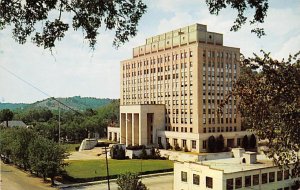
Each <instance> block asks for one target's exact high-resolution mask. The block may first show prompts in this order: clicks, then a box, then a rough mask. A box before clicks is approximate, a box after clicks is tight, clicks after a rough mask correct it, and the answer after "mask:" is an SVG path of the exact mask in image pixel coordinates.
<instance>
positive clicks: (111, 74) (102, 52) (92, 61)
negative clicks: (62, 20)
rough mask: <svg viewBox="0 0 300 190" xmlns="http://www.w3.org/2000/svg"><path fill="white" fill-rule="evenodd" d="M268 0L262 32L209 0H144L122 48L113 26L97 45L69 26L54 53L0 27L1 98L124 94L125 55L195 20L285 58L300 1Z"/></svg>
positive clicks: (296, 41) (293, 42)
mask: <svg viewBox="0 0 300 190" xmlns="http://www.w3.org/2000/svg"><path fill="white" fill-rule="evenodd" d="M269 1H270V2H269V10H268V13H267V17H266V19H265V23H263V24H261V25H258V26H259V27H260V26H261V27H264V28H265V32H266V34H267V35H266V36H264V37H262V38H258V37H257V36H256V35H255V34H253V33H251V32H250V31H251V26H250V25H249V24H246V25H245V26H243V28H242V29H241V30H240V31H238V32H230V27H231V26H232V24H233V22H234V19H235V17H236V14H237V12H236V11H235V10H233V9H231V8H227V9H224V10H222V11H221V12H220V14H219V16H215V15H211V14H210V13H209V12H208V8H207V6H206V4H205V1H204V0H202V1H201V0H188V1H187V0H145V1H144V2H145V3H146V4H147V6H148V9H147V13H146V14H145V15H143V17H142V18H141V20H140V22H139V25H138V34H137V36H135V37H134V38H131V39H130V41H129V42H127V43H126V44H124V45H122V46H121V47H120V48H118V49H116V48H115V47H113V46H112V42H113V38H114V33H113V32H110V31H105V30H101V31H100V35H99V37H98V39H97V40H98V44H97V46H96V49H95V51H92V50H91V49H90V48H89V46H88V43H87V42H86V41H84V40H83V34H82V32H80V31H77V32H75V31H73V29H72V28H70V29H69V31H68V32H67V34H66V37H65V38H64V39H63V40H62V41H60V42H59V43H57V44H56V47H55V49H54V50H53V53H52V54H51V52H50V51H49V50H44V49H43V48H41V47H36V46H35V45H34V44H32V43H31V42H30V40H28V42H27V43H26V44H24V45H20V44H18V43H17V42H15V41H14V40H13V38H12V32H11V30H10V29H9V28H6V29H4V30H2V31H0V102H2V103H33V102H35V101H38V100H42V99H46V98H48V96H51V97H70V96H82V97H97V98H119V96H120V87H119V86H120V61H122V60H125V59H130V58H132V49H133V48H134V47H137V46H139V45H143V44H145V41H146V38H148V37H151V36H155V35H158V34H161V33H164V32H168V31H171V30H174V29H177V28H180V27H184V26H187V25H191V24H195V23H199V24H205V25H207V28H208V31H213V32H218V33H222V34H223V40H224V43H223V44H224V45H225V46H232V47H239V48H240V51H241V53H242V54H244V55H245V56H246V57H249V56H252V55H253V53H257V54H260V50H261V49H263V50H265V51H266V52H271V56H272V57H273V58H276V59H282V58H284V57H285V58H286V57H287V56H288V55H289V54H294V53H296V52H298V51H299V50H300V1H299V0H286V1H280V0H269ZM251 13H253V11H247V14H248V15H249V16H251ZM24 81H26V82H27V83H26V82H24ZM28 83H29V84H31V86H30V85H28ZM32 86H34V87H35V88H34V87H32ZM37 89H39V90H37ZM41 91H42V92H41Z"/></svg>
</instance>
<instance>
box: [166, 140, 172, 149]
mask: <svg viewBox="0 0 300 190" xmlns="http://www.w3.org/2000/svg"><path fill="white" fill-rule="evenodd" d="M170 149H172V147H171V145H170V143H169V142H167V144H166V150H170Z"/></svg>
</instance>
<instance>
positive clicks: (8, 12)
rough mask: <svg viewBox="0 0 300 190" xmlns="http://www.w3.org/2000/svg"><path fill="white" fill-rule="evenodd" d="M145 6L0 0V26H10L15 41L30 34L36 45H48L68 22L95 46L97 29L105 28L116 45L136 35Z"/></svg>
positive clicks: (98, 0)
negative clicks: (112, 33) (110, 31)
mask: <svg viewBox="0 0 300 190" xmlns="http://www.w3.org/2000/svg"><path fill="white" fill-rule="evenodd" d="M146 8H147V7H146V5H145V4H144V3H143V2H142V1H141V0H126V1H123V0H114V1H107V0H93V1H82V0H45V1H42V0H34V1H32V0H26V1H23V0H15V1H11V0H2V1H1V3H0V30H2V29H4V28H5V27H7V26H12V34H13V38H14V39H15V40H16V41H17V42H18V43H20V44H24V43H25V42H26V41H27V40H28V38H29V37H31V41H32V42H33V43H35V44H36V45H37V46H42V47H44V48H45V49H47V48H49V49H51V48H53V47H55V43H56V42H57V41H59V40H61V39H62V38H64V36H65V34H66V32H67V31H68V30H69V28H70V27H71V26H72V27H73V29H74V30H75V31H76V30H79V29H81V30H82V31H83V32H84V38H85V39H86V40H88V41H89V45H90V47H91V48H94V47H95V44H96V41H97V38H96V37H97V36H98V34H99V29H100V28H105V29H108V30H114V31H115V38H114V41H113V44H114V45H115V46H116V47H118V46H119V45H120V44H123V43H125V42H126V41H128V39H129V37H133V36H135V35H136V33H137V25H138V22H139V20H140V18H141V17H142V15H143V14H144V13H145V11H146ZM70 15H71V16H70ZM71 17H72V18H71ZM41 28H42V29H41Z"/></svg>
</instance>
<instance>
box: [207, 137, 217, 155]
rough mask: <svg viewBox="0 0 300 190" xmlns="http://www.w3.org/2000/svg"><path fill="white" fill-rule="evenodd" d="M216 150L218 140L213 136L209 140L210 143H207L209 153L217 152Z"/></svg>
mask: <svg viewBox="0 0 300 190" xmlns="http://www.w3.org/2000/svg"><path fill="white" fill-rule="evenodd" d="M215 150H216V139H215V137H214V136H213V135H212V136H210V137H209V138H208V142H207V152H215Z"/></svg>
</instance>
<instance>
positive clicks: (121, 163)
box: [66, 159, 174, 178]
mask: <svg viewBox="0 0 300 190" xmlns="http://www.w3.org/2000/svg"><path fill="white" fill-rule="evenodd" d="M68 163H69V165H68V166H67V167H66V171H67V173H68V175H69V176H71V177H74V178H92V177H98V176H105V175H106V164H105V160H104V159H103V160H74V161H68ZM108 165H109V174H110V175H118V174H122V173H125V172H141V169H142V171H143V172H145V171H154V170H162V169H170V168H173V167H174V166H173V161H170V160H112V159H109V160H108Z"/></svg>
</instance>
